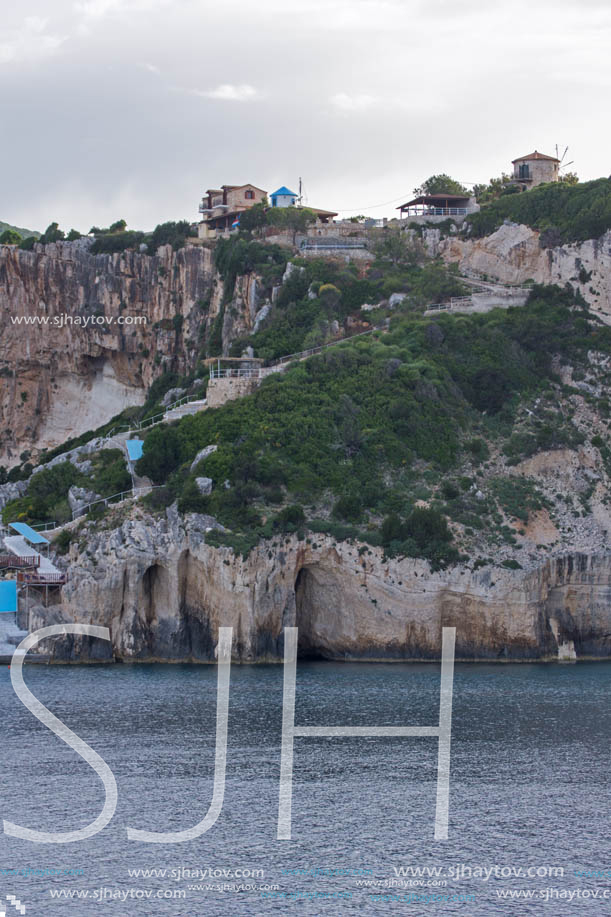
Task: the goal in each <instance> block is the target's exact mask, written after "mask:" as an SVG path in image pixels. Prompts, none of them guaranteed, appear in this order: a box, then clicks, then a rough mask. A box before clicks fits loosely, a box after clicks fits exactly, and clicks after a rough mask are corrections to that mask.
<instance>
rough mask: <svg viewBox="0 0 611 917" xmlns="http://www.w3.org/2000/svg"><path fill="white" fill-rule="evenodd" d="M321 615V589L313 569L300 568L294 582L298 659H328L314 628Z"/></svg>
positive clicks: (322, 612) (322, 609) (322, 610)
mask: <svg viewBox="0 0 611 917" xmlns="http://www.w3.org/2000/svg"><path fill="white" fill-rule="evenodd" d="M321 614H324V608H323V607H322V604H321V588H320V584H319V583H318V581H317V578H316V575H315V573H314V568H312V567H302V568H301V570H300V571H299V573H298V574H297V578H296V580H295V624H296V626H297V627H298V628H299V636H298V642H297V658H298V659H328V655H327V653H326V652H325V648H324V647H323V646H322V645H321V643H320V640H319V639H318V636H317V630H316V626H315V624H316V620H317V619H318V618H319V617H320V615H321Z"/></svg>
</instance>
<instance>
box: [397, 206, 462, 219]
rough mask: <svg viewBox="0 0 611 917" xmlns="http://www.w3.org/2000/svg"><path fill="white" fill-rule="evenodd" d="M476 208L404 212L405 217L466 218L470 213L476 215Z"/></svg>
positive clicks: (445, 208) (441, 208)
mask: <svg viewBox="0 0 611 917" xmlns="http://www.w3.org/2000/svg"><path fill="white" fill-rule="evenodd" d="M476 212H477V211H476V210H475V208H474V207H430V208H429V209H428V210H420V211H414V212H411V213H410V211H409V210H402V211H401V214H402V215H403V216H404V217H445V216H448V217H450V216H466V215H467V214H468V213H476Z"/></svg>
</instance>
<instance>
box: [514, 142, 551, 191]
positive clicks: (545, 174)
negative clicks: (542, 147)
mask: <svg viewBox="0 0 611 917" xmlns="http://www.w3.org/2000/svg"><path fill="white" fill-rule="evenodd" d="M512 164H513V176H512V181H513V183H514V184H517V185H519V186H520V188H521V190H522V191H526V190H528V189H529V188H535V187H536V186H537V185H542V184H543V183H544V182H550V181H558V175H559V169H560V160H559V159H557V158H556V157H555V156H546V155H545V153H539V151H538V150H535V152H534V153H529V154H528V156H520V157H519V158H518V159H514V160H513V163H512Z"/></svg>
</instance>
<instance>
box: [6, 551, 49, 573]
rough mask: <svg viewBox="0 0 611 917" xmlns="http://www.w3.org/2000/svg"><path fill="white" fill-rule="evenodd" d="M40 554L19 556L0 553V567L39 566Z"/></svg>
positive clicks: (7, 568)
mask: <svg viewBox="0 0 611 917" xmlns="http://www.w3.org/2000/svg"><path fill="white" fill-rule="evenodd" d="M39 566H40V554H32V555H31V556H30V555H23V556H20V555H18V554H0V569H2V570H9V569H10V568H11V567H15V568H17V567H39Z"/></svg>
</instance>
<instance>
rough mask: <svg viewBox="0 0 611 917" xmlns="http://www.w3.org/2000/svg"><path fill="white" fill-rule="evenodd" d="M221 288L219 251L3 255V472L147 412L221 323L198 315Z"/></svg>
mask: <svg viewBox="0 0 611 917" xmlns="http://www.w3.org/2000/svg"><path fill="white" fill-rule="evenodd" d="M214 279H215V271H214V268H213V264H212V254H211V251H210V250H209V249H206V248H201V247H196V246H187V247H185V248H183V249H180V250H179V251H176V252H175V251H173V250H172V248H171V246H163V247H161V248H159V249H158V251H157V252H156V253H153V254H152V255H148V254H141V253H139V252H133V251H127V252H122V253H117V254H112V255H92V254H91V253H90V251H89V243H88V242H87V240H85V242H84V243H83V242H82V240H81V241H80V242H57V243H54V244H50V245H44V246H43V245H36V246H35V247H34V250H33V251H22V250H20V249H18V248H16V247H15V246H10V245H2V246H0V465H2V464H4V465H6V466H8V467H10V466H12V465H14V464H16V463H17V462H18V461H19V455H20V453H21V452H22V451H23V450H24V449H34V450H36V449H41V448H44V447H49V448H52V447H54V446H56V445H59V444H60V443H62V442H64V441H65V440H66V439H68V438H70V437H71V436H76V435H80V434H81V433H83V432H85V431H86V430H90V429H92V428H95V427H96V426H99V425H101V424H103V423H105V422H107V421H108V420H110V419H111V417H113V416H114V415H115V414H118V413H119V412H120V411H122V410H123V409H124V408H125V407H128V406H130V405H135V404H141V403H143V401H144V399H145V393H146V390H147V388H148V387H149V386H150V384H151V382H152V381H153V380H154V378H155V377H156V376H157V375H158V374H159V373H160V372H161V371H162V370H164V369H167V370H172V371H176V372H183V371H185V370H186V368H187V366H188V365H189V361H190V354H189V353H188V352H186V349H185V340H186V338H187V336H193V334H196V333H197V328H196V327H195V325H196V324H197V323H198V322H199V323H200V324H201V323H202V322H205V321H211V320H212V317H211V316H210V315H209V314H208V315H206V313H205V312H203V311H202V309H201V308H194V307H195V306H196V305H197V304H198V303H200V302H204V301H207V300H208V299H209V297H210V290H211V287H212V285H213V283H214ZM177 315H181V316H183V319H184V322H183V327H181V328H179V327H178V324H179V323H177V322H175V321H174V319H175V317H176V316H177ZM103 316H105V317H106V321H104V323H100V322H99V320H100V319H101V318H102V317H103ZM18 317H23V318H27V319H28V321H29V322H32V323H28V324H27V325H26V324H23V323H22V324H19V323H16V322H14V321H13V319H15V318H18ZM34 321H35V322H36V323H34ZM135 322H138V324H135ZM85 323H86V324H85ZM194 323H195V324H194Z"/></svg>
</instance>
